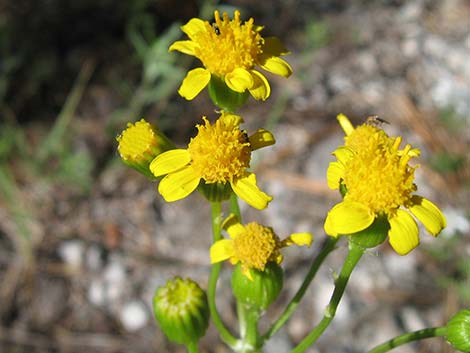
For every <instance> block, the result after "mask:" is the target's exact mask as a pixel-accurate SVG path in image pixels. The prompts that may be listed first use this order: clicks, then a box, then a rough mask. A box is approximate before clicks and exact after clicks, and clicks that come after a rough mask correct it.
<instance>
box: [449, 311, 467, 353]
mask: <svg viewBox="0 0 470 353" xmlns="http://www.w3.org/2000/svg"><path fill="white" fill-rule="evenodd" d="M447 341H448V342H449V343H450V345H451V346H452V347H454V348H455V349H457V350H459V351H461V352H466V353H468V352H470V310H468V309H467V310H461V311H459V312H458V313H457V314H455V315H454V316H453V317H452V318H451V319H450V320H449V322H448V323H447Z"/></svg>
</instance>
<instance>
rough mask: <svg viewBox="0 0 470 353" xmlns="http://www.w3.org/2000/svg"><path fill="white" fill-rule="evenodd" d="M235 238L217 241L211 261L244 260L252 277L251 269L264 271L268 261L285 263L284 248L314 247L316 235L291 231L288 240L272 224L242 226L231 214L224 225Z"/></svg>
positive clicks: (242, 263) (212, 251) (244, 269)
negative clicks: (281, 238) (312, 245)
mask: <svg viewBox="0 0 470 353" xmlns="http://www.w3.org/2000/svg"><path fill="white" fill-rule="evenodd" d="M222 228H223V229H224V230H226V231H227V233H228V235H229V236H230V238H231V239H221V240H218V241H216V242H215V243H214V244H213V245H212V246H211V249H210V256H211V263H216V262H220V261H224V260H227V259H228V260H230V263H232V264H233V265H236V264H237V263H239V262H240V263H241V268H242V272H243V274H244V275H245V276H247V277H248V278H249V279H252V275H251V272H250V270H251V269H256V270H259V271H264V268H265V266H266V264H267V263H268V262H271V261H272V262H275V263H277V264H280V263H281V262H282V259H283V257H282V254H281V252H280V250H281V248H284V247H287V246H290V245H298V246H303V245H307V246H310V245H311V244H312V240H313V236H312V234H310V233H295V234H291V235H290V236H289V237H287V238H286V239H284V240H282V241H281V240H279V237H278V236H277V235H276V233H274V231H273V229H272V228H271V227H265V226H263V225H261V224H258V223H256V222H252V223H248V224H246V225H242V224H241V223H240V222H239V221H238V219H237V217H236V216H235V215H230V216H229V217H228V218H227V219H226V220H225V221H224V223H223V224H222Z"/></svg>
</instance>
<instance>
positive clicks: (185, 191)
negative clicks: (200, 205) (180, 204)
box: [158, 166, 201, 202]
mask: <svg viewBox="0 0 470 353" xmlns="http://www.w3.org/2000/svg"><path fill="white" fill-rule="evenodd" d="M200 179H201V177H200V176H199V175H197V174H196V173H195V172H194V170H193V168H192V167H191V166H187V167H186V168H183V169H181V170H179V171H177V172H174V173H170V174H168V175H167V176H166V177H164V178H163V179H162V180H161V181H160V184H159V185H158V192H159V193H160V194H161V195H162V196H163V198H164V199H165V201H168V202H172V201H177V200H181V199H182V198H185V197H186V196H188V195H189V194H190V193H192V192H193V191H194V190H195V189H196V188H197V186H198V185H199V181H200Z"/></svg>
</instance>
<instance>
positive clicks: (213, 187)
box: [198, 180, 232, 202]
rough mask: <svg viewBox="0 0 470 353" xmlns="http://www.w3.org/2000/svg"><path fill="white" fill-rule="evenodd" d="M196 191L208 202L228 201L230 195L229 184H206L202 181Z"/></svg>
mask: <svg viewBox="0 0 470 353" xmlns="http://www.w3.org/2000/svg"><path fill="white" fill-rule="evenodd" d="M198 191H199V192H200V193H201V194H203V195H204V196H205V198H206V199H207V200H209V201H210V202H221V201H225V200H228V199H229V198H230V195H231V194H232V188H231V186H230V184H229V183H212V184H206V183H205V182H204V181H203V180H201V182H200V183H199V186H198Z"/></svg>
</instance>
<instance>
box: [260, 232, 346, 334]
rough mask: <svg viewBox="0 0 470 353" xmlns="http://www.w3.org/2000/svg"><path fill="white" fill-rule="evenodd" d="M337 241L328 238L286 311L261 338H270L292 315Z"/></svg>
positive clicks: (336, 239)
mask: <svg viewBox="0 0 470 353" xmlns="http://www.w3.org/2000/svg"><path fill="white" fill-rule="evenodd" d="M337 241H338V238H331V237H328V240H327V242H326V244H325V245H324V246H323V249H322V250H321V251H320V253H319V254H318V256H317V257H316V258H315V260H313V262H312V265H311V266H310V270H309V271H308V273H307V276H305V279H304V282H303V283H302V285H301V286H300V288H299V290H298V291H297V293H296V294H295V296H294V297H293V298H292V300H291V301H290V303H289V304H288V305H287V307H286V309H285V310H284V312H283V313H282V314H281V316H280V317H279V318H278V319H277V321H276V322H274V324H273V325H272V326H271V328H270V329H269V331H268V332H266V334H265V335H264V336H263V338H264V339H265V340H268V339H269V338H271V337H272V336H273V335H274V334H275V333H276V332H277V331H278V330H279V329H280V328H281V327H282V326H283V325H284V324H285V322H286V321H287V320H289V318H290V317H291V315H292V314H293V313H294V311H295V309H296V308H297V306H298V305H299V303H300V300H301V299H302V298H303V296H304V294H305V292H306V291H307V289H308V287H309V285H310V283H311V282H312V280H313V278H314V277H315V275H316V273H317V271H318V269H319V268H320V266H321V264H322V263H323V261H324V260H325V259H326V257H327V256H328V254H329V253H330V252H332V251H333V250H334V249H335V245H336V243H337Z"/></svg>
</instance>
